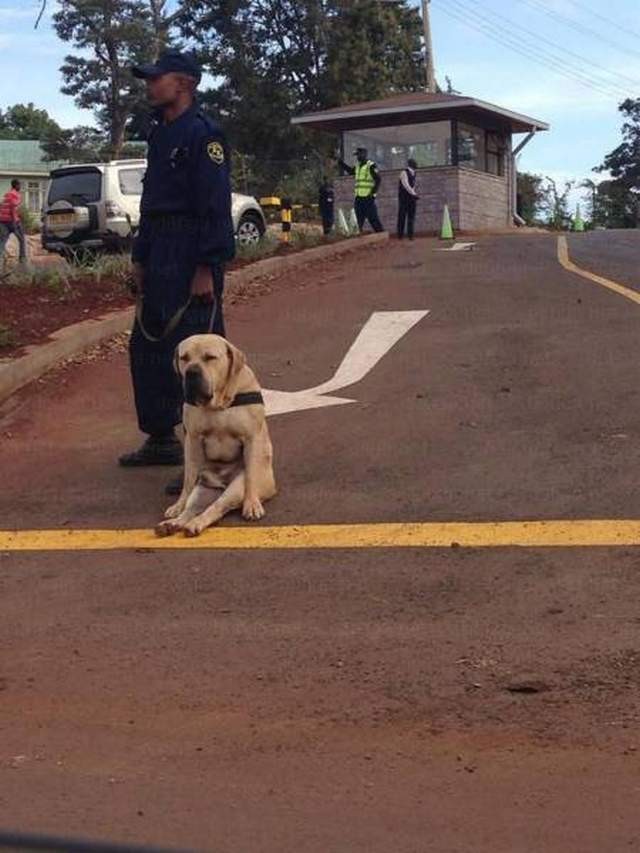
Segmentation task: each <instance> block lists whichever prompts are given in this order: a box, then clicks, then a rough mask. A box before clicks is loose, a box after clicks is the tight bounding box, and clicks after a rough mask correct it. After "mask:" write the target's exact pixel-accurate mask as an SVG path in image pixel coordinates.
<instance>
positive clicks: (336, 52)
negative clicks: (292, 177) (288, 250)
mask: <svg viewBox="0 0 640 853" xmlns="http://www.w3.org/2000/svg"><path fill="white" fill-rule="evenodd" d="M182 9H183V11H182V14H181V15H180V16H179V18H178V21H177V23H178V25H179V27H180V30H181V32H182V34H183V36H185V37H186V38H188V39H190V40H191V41H192V42H194V43H195V44H197V46H198V50H199V53H200V56H201V59H202V60H203V62H204V64H205V65H206V66H207V69H208V70H209V71H210V73H211V74H213V75H214V76H215V77H218V78H220V80H221V82H220V84H219V85H218V86H216V87H215V88H214V89H212V90H211V91H209V92H207V93H205V95H204V96H203V102H204V103H205V105H206V106H209V107H211V108H212V109H214V110H215V111H216V113H217V114H218V116H219V117H220V119H221V120H222V123H223V124H224V126H225V130H226V131H227V133H228V135H229V138H230V139H231V141H232V142H233V145H234V147H235V148H236V149H238V150H239V151H241V152H242V153H243V154H245V155H248V156H252V157H254V158H255V161H254V164H253V165H254V168H253V172H254V175H255V177H256V181H257V186H259V187H260V189H261V190H262V191H272V190H273V188H274V187H275V186H276V185H277V184H278V183H279V182H280V180H281V179H283V180H284V177H285V175H286V174H288V173H290V172H292V171H293V170H295V169H297V168H301V169H305V170H307V169H309V168H310V169H311V170H312V171H314V170H315V172H316V173H317V177H320V173H321V172H322V171H323V161H324V160H326V157H327V155H328V154H329V153H330V151H331V150H332V149H333V146H334V140H333V139H332V138H330V137H328V136H327V137H326V138H324V139H323V138H322V137H321V136H319V135H317V134H314V135H310V134H309V133H307V132H305V131H303V130H301V129H300V128H296V127H292V126H291V123H290V122H291V117H292V116H293V115H295V114H296V113H300V112H305V111H313V110H317V109H323V108H327V107H331V106H336V105H339V104H341V103H344V102H345V100H367V99H370V98H377V97H383V96H384V95H386V94H390V93H392V92H397V91H412V90H414V89H417V88H419V86H420V85H422V81H423V76H424V70H423V58H422V56H421V54H420V47H421V42H420V34H421V28H420V18H419V16H418V14H417V12H416V11H415V10H414V9H412V8H411V7H410V6H409V5H408V3H407V2H406V0H401V2H400V3H398V4H393V6H384V5H383V4H380V3H378V2H374V0H348V2H347V0H184V2H183V4H182ZM305 158H307V159H305ZM308 158H311V159H310V160H309V159H308Z"/></svg>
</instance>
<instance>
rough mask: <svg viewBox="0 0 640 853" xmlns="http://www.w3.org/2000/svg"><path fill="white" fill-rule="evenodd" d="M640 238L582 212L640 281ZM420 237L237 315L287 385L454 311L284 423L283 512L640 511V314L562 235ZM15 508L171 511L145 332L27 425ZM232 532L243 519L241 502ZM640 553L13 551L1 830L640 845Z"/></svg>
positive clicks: (10, 479)
mask: <svg viewBox="0 0 640 853" xmlns="http://www.w3.org/2000/svg"><path fill="white" fill-rule="evenodd" d="M639 238H640V235H639V234H638V233H637V232H632V233H631V232H629V233H608V234H606V235H603V234H592V235H585V236H580V237H578V236H577V235H576V236H575V237H572V238H570V240H569V248H570V252H571V256H572V258H573V260H574V262H575V263H576V264H578V265H582V266H585V267H588V268H590V269H592V270H593V271H594V272H597V273H598V274H599V275H603V276H610V277H613V278H614V279H615V280H616V281H619V282H620V283H622V284H625V285H626V286H627V287H631V288H635V289H638V288H640V267H639V265H638V257H639V254H640V239H639ZM439 248H440V247H439V244H437V243H435V242H434V241H427V240H418V241H416V242H415V243H414V244H412V245H410V246H399V245H398V244H397V243H391V244H390V245H389V246H385V247H383V248H380V249H375V250H371V251H370V252H368V253H360V254H357V255H353V256H352V257H351V258H350V259H349V260H348V261H346V262H343V263H335V262H333V263H326V264H324V265H320V266H318V267H317V268H315V269H313V270H309V271H308V272H307V273H305V274H304V275H300V274H296V275H289V276H288V277H286V278H285V279H283V280H282V281H280V282H276V283H273V286H272V292H271V293H269V294H265V295H263V296H261V297H260V298H259V299H257V300H254V301H250V302H246V303H241V304H237V305H234V306H232V307H231V309H230V312H229V317H230V319H229V333H230V337H231V339H232V340H233V341H234V342H235V343H237V344H238V345H239V346H241V347H242V348H243V349H245V350H246V352H247V353H248V355H249V358H250V361H251V363H252V364H253V365H254V366H255V368H256V369H257V371H258V373H259V375H260V377H261V379H262V383H263V385H264V386H267V387H269V388H277V389H284V390H297V389H302V388H308V387H312V386H315V385H318V384H319V383H321V382H323V381H325V380H326V379H328V378H329V377H330V376H331V375H332V373H333V372H334V370H335V368H336V367H337V365H338V364H339V362H340V360H341V359H342V357H343V355H344V353H345V352H346V350H347V349H348V348H349V346H350V345H351V343H352V342H353V340H354V338H355V337H356V335H357V334H358V332H359V331H360V329H361V328H362V327H363V325H364V324H365V323H366V321H367V319H368V318H369V317H370V315H371V313H372V312H375V311H401V310H423V309H424V310H429V311H430V314H429V315H428V316H427V317H426V318H425V319H423V320H422V321H420V323H419V324H418V325H417V326H416V327H415V328H414V329H412V330H411V331H410V332H409V333H408V334H407V335H406V336H405V337H404V338H403V339H402V340H401V341H400V342H399V343H398V344H397V345H396V346H395V347H394V348H393V349H392V350H391V351H390V352H389V353H388V354H387V355H386V356H385V357H384V358H383V360H382V361H381V362H380V363H379V364H378V365H377V366H376V367H375V368H373V369H372V370H371V372H370V373H369V374H368V375H367V376H366V378H365V379H363V380H362V381H361V382H359V383H358V384H357V385H354V386H353V387H351V388H349V389H348V390H345V391H344V392H341V393H340V395H341V396H348V397H350V398H352V399H355V400H356V401H357V402H356V403H354V404H351V405H345V406H340V407H335V408H323V409H318V410H315V411H302V412H297V413H291V414H286V415H282V416H278V417H276V418H274V419H273V420H272V422H271V431H272V436H273V440H274V444H275V448H276V455H277V459H276V462H277V473H278V479H279V481H280V488H281V492H280V495H279V496H278V497H277V498H276V499H275V500H274V501H273V502H272V503H271V504H269V505H268V515H267V519H266V523H268V524H272V525H307V524H314V523H340V524H356V523H362V522H388V521H396V522H397V521H494V520H537V519H557V520H565V521H567V522H571V521H572V520H575V519H639V518H640V490H639V488H638V486H637V480H638V478H637V471H638V469H639V467H640V458H639V450H638V448H639V446H640V445H639V441H638V439H639V438H640V390H639V388H638V385H639V383H638V380H637V352H638V341H639V331H640V308H639V307H638V306H637V305H636V304H634V303H633V302H631V301H629V300H627V299H625V298H624V297H622V296H620V295H618V294H614V293H612V292H610V291H607V290H605V289H603V288H600V287H598V286H597V285H596V284H594V283H592V282H589V281H586V280H584V279H582V278H580V277H578V276H577V275H574V274H571V273H568V272H566V271H564V270H563V269H562V268H561V267H560V265H559V264H558V261H557V257H556V241H555V239H554V238H552V237H550V236H547V235H527V236H525V235H518V236H512V237H509V236H503V237H497V236H496V237H482V238H479V239H478V243H477V247H476V249H475V250H474V251H473V252H460V253H452V252H448V253H444V252H442V251H439ZM0 434H1V435H2V438H3V440H2V444H1V446H0V470H1V471H2V479H3V486H4V488H3V491H2V494H1V495H0V509H1V512H2V520H1V523H0V526H1V527H2V528H5V529H11V528H20V529H32V528H33V529H41V528H49V527H69V528H118V527H127V528H128V527H151V526H152V525H153V524H154V523H155V522H156V521H157V520H159V518H160V516H161V513H162V509H163V508H164V506H165V504H166V500H165V498H164V497H163V495H162V485H163V483H164V481H165V480H166V478H167V476H168V474H170V473H171V472H168V471H166V470H165V471H163V470H148V471H122V470H119V469H118V468H117V467H115V466H114V464H113V461H114V458H115V457H116V455H117V454H118V453H119V452H121V451H123V450H126V449H128V448H129V447H130V446H131V445H133V444H134V443H135V442H136V440H137V435H136V431H135V427H134V424H133V419H132V414H131V401H130V396H129V389H128V381H127V365H126V357H125V356H124V354H122V355H117V354H116V355H115V356H112V357H109V358H104V359H98V360H95V361H91V362H88V363H85V364H80V365H75V366H72V367H70V368H68V369H67V370H65V371H63V372H61V373H59V374H58V375H57V376H55V377H54V378H52V379H49V380H47V381H46V382H44V383H42V384H40V385H39V386H37V387H36V388H34V389H31V390H30V391H29V392H28V393H27V394H25V395H23V397H22V398H21V400H20V401H19V405H18V406H17V407H14V408H13V410H12V411H10V412H9V413H5V416H4V420H2V421H1V422H0ZM224 524H225V526H230V525H240V524H242V522H241V521H240V520H239V519H237V518H228V519H227V520H225V522H224ZM639 564H640V553H639V552H638V550H637V549H636V548H632V547H625V548H591V549H590V548H554V549H541V548H538V549H532V548H481V549H474V548H460V547H451V548H446V549H445V548H440V549H437V548H433V549H406V548H405V549H400V548H398V549H391V550H374V549H369V548H355V549H345V550H331V549H329V550H313V549H310V550H307V551H298V552H290V551H287V552H285V551H279V550H275V551H274V550H271V551H267V550H253V551H207V550H200V551H186V550H175V551H153V550H146V549H142V550H140V549H139V550H137V551H127V550H123V551H113V552H106V551H102V552H55V553H52V552H47V551H38V552H23V553H18V552H6V553H1V554H0V596H1V601H2V611H1V613H2V618H1V620H0V649H1V650H2V651H1V655H0V825H4V826H6V827H9V826H11V827H13V828H20V829H25V830H27V829H28V830H31V831H48V832H57V833H62V834H72V835H81V836H89V837H96V838H101V839H107V838H109V839H113V840H117V841H121V842H122V841H124V842H129V843H133V842H139V843H156V844H163V845H168V846H171V845H173V846H176V847H183V848H185V847H186V848H189V847H190V848H194V849H202V850H208V851H220V853H236V851H243V853H272V851H273V853H275V851H292V853H293V851H295V853H329V851H336V853H337V851H340V853H342V851H362V853H365V851H366V853H391V851H392V852H393V853H410V852H411V853H422V851H434V853H450V851H451V853H453V851H465V853H466V851H474V853H478V851H479V852H480V853H485V851H486V853H521V851H522V853H525V851H526V853H529V851H536V853H537V851H545V853H547V851H551V852H552V853H574V851H575V853H602V851H605V850H606V851H607V853H617V851H623V850H624V851H628V850H638V849H640V823H639V821H638V813H639V805H640V773H639V771H640V736H639V735H638V724H639V722H640V694H639V689H638V680H639V677H640V640H639V619H640V617H639V615H638V612H639V611H638V596H639V594H640V572H639V571H638V569H639V568H640V565H639Z"/></svg>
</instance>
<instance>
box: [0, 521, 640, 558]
mask: <svg viewBox="0 0 640 853" xmlns="http://www.w3.org/2000/svg"><path fill="white" fill-rule="evenodd" d="M453 544H457V545H460V546H463V547H469V548H503V547H527V548H531V547H534V548H547V547H549V548H576V547H581V548H582V547H593V546H600V547H606V546H631V545H640V521H633V520H574V521H496V522H494V521H487V522H424V523H407V524H326V525H320V524H312V525H301V526H295V527H294V526H291V527H260V526H256V527H249V526H247V527H218V528H212V529H210V530H207V531H205V532H204V533H203V534H202V535H201V536H199V537H197V538H195V539H188V538H186V537H184V536H182V535H179V536H171V537H168V538H165V539H159V538H156V537H155V536H154V534H153V532H152V531H150V530H136V529H132V530H82V529H79V530H78V529H77V530H63V529H60V530H2V531H0V551H5V552H7V551H112V550H132V549H154V550H156V549H157V550H162V551H164V550H172V549H179V550H190V549H197V548H199V549H215V550H248V549H256V550H272V549H279V548H280V549H325V548H326V549H331V548H336V549H337V548H448V547H451V545H453Z"/></svg>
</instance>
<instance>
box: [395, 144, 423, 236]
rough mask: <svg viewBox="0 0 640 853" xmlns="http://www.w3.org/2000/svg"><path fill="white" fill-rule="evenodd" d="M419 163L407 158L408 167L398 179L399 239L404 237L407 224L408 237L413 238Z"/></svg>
mask: <svg viewBox="0 0 640 853" xmlns="http://www.w3.org/2000/svg"><path fill="white" fill-rule="evenodd" d="M417 168H418V164H417V163H416V161H415V160H407V167H406V169H403V170H402V172H401V173H400V180H399V181H398V239H399V240H402V238H403V237H404V231H405V226H406V229H407V237H408V238H409V239H410V240H413V232H414V225H415V220H416V206H417V203H418V191H417V181H416V169H417Z"/></svg>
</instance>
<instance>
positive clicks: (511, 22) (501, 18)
mask: <svg viewBox="0 0 640 853" xmlns="http://www.w3.org/2000/svg"><path fill="white" fill-rule="evenodd" d="M525 2H531V0H525ZM534 2H535V0H534ZM483 12H484V14H485V15H489V16H490V17H493V18H498V20H499V22H500V24H496V26H500V27H501V28H502V29H508V28H509V27H514V28H516V29H518V30H521V31H522V32H523V33H526V34H527V35H529V36H531V37H532V38H533V39H535V41H536V43H537V42H543V43H544V44H548V45H549V46H550V47H552V48H553V49H554V50H556V51H559V52H560V56H561V57H562V56H563V55H564V54H567V55H568V56H573V57H574V58H575V59H577V60H578V61H579V62H581V63H583V65H586V66H587V68H589V69H590V68H599V69H600V70H601V71H604V73H605V74H609V75H610V76H611V77H618V78H619V79H620V80H623V81H624V82H625V83H631V84H632V85H633V86H637V87H638V88H640V81H639V80H638V79H636V78H634V77H629V76H628V75H626V74H620V73H619V72H618V71H610V70H609V69H608V68H605V66H604V65H600V64H599V63H597V62H594V61H593V60H592V59H586V58H585V57H584V56H583V55H582V54H580V53H576V52H575V51H573V50H569V48H567V47H564V46H562V45H559V44H557V43H556V42H554V41H551V39H548V38H546V37H545V36H541V35H539V34H538V33H536V32H534V31H533V30H530V29H528V28H527V27H524V26H522V24H518V23H517V22H516V21H514V20H512V19H510V18H505V17H504V16H503V15H496V13H495V12H493V11H491V10H490V9H487V8H485V9H484V10H483ZM503 24H507V27H504V26H503ZM638 55H639V56H640V54H638ZM561 61H565V60H561ZM567 64H569V65H571V64H572V63H567ZM579 70H580V71H582V69H579ZM587 73H588V72H587ZM590 76H593V77H594V79H597V78H596V75H590ZM602 82H604V83H606V84H607V85H609V84H610V82H611V81H609V80H606V79H603V80H602ZM617 85H619V84H617Z"/></svg>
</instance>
